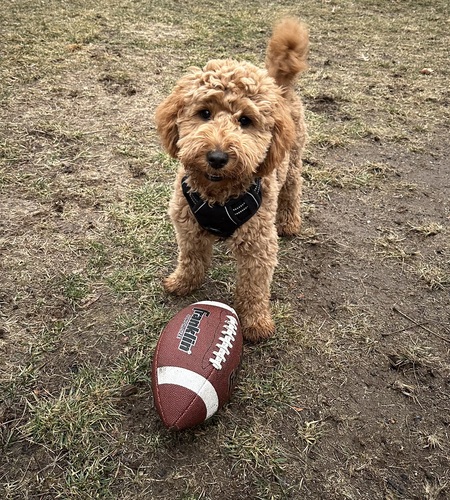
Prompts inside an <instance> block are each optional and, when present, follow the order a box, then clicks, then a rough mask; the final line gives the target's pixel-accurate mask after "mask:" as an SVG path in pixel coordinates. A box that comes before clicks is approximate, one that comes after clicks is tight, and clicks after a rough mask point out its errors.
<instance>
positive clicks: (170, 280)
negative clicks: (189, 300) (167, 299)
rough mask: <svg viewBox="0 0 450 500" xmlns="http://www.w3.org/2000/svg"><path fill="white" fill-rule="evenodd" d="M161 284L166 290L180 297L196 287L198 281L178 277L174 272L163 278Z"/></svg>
mask: <svg viewBox="0 0 450 500" xmlns="http://www.w3.org/2000/svg"><path fill="white" fill-rule="evenodd" d="M163 286H164V289H165V291H166V292H168V293H171V294H173V295H178V296H179V297H182V296H184V295H189V294H190V293H191V292H193V291H194V290H195V289H197V288H198V283H195V282H192V281H188V280H185V279H182V278H180V276H179V275H178V274H177V273H176V272H175V273H172V274H171V275H170V276H168V277H167V278H164V280H163Z"/></svg>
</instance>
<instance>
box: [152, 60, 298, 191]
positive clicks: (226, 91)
mask: <svg viewBox="0 0 450 500" xmlns="http://www.w3.org/2000/svg"><path fill="white" fill-rule="evenodd" d="M156 125H157V129H158V132H159V134H160V136H161V140H162V142H163V145H164V147H165V148H166V150H167V151H168V152H169V154H170V155H171V156H173V157H174V158H178V159H179V160H180V161H181V162H182V164H183V166H184V168H185V169H186V171H187V172H188V173H189V174H190V175H191V176H192V178H194V179H195V182H196V184H197V185H199V184H200V185H203V186H205V185H208V183H209V184H210V185H212V184H224V183H227V184H233V183H236V184H238V183H245V182H248V181H249V180H251V179H252V178H254V177H256V176H265V175H268V174H269V173H270V172H272V171H273V170H274V169H275V168H276V167H277V166H278V165H279V164H280V163H281V162H282V161H283V159H284V156H285V154H286V152H287V151H288V150H289V148H290V147H291V146H292V144H293V142H294V138H295V126H294V123H293V120H292V118H291V113H290V111H289V109H288V107H287V103H286V101H285V99H284V97H283V95H282V91H281V89H280V88H279V87H278V86H277V84H276V83H275V81H274V80H273V79H272V78H271V77H269V76H268V74H267V72H266V70H263V69H260V68H257V67H256V66H254V65H252V64H250V63H238V62H236V61H233V60H213V61H210V62H209V63H208V64H207V65H206V66H205V68H204V69H203V70H200V69H198V68H192V69H191V71H190V72H189V73H188V74H187V75H186V76H184V77H183V78H181V79H180V80H179V82H178V83H177V85H176V87H175V89H174V90H173V92H172V94H170V95H169V97H167V99H165V100H164V101H163V102H162V103H161V104H160V105H159V107H158V109H157V110H156Z"/></svg>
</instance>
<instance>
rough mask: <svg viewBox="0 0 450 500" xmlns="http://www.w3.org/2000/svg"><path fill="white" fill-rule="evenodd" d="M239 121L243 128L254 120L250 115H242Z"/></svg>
mask: <svg viewBox="0 0 450 500" xmlns="http://www.w3.org/2000/svg"><path fill="white" fill-rule="evenodd" d="M238 121H239V123H240V124H241V127H242V128H246V127H250V125H251V124H252V120H251V118H249V117H248V116H241V117H240V118H239V120H238Z"/></svg>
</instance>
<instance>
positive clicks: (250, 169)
mask: <svg viewBox="0 0 450 500" xmlns="http://www.w3.org/2000/svg"><path fill="white" fill-rule="evenodd" d="M307 51H308V33H307V30H306V28H305V26H304V25H303V24H301V23H299V22H298V21H297V20H295V19H290V18H289V19H285V20H284V21H282V22H281V23H280V24H279V25H278V26H276V27H275V29H274V32H273V35H272V37H271V39H270V41H269V45H268V49H267V57H266V68H267V69H261V68H258V67H256V66H254V65H253V64H250V63H247V62H237V61H235V60H232V59H226V60H212V61H210V62H209V63H207V65H206V66H205V67H204V68H203V69H199V68H191V70H190V72H189V73H188V74H187V75H185V76H184V77H182V78H181V79H180V80H179V81H178V83H177V85H176V86H175V89H174V90H173V92H172V93H171V94H170V95H169V96H168V97H167V99H165V101H163V102H162V103H161V104H160V105H159V107H158V109H157V110H156V124H157V129H158V132H159V134H160V136H161V140H162V143H163V145H164V147H165V148H166V150H167V151H168V152H169V153H170V154H171V155H172V156H173V157H174V158H177V159H179V160H180V163H181V165H180V169H179V172H178V174H177V179H176V182H175V191H174V194H173V196H172V200H171V203H170V208H169V213H170V216H171V219H172V222H173V224H174V226H175V231H176V237H177V242H178V247H179V255H178V264H177V267H176V269H175V271H174V272H173V273H172V274H171V275H170V276H169V277H168V278H166V279H165V280H164V286H165V288H166V290H167V291H168V292H171V293H174V294H177V295H185V294H189V293H191V292H192V291H193V290H195V289H196V288H197V287H198V286H200V285H201V283H202V281H203V279H204V276H205V273H206V271H207V269H208V267H209V265H210V262H211V254H212V246H213V243H214V241H215V240H216V237H215V236H213V235H212V234H210V233H209V232H207V231H206V230H205V229H203V228H202V227H201V226H200V225H199V224H198V222H197V220H196V218H195V217H194V215H193V214H192V212H191V209H190V208H189V206H188V204H187V201H186V199H185V197H184V195H183V193H182V190H181V179H182V178H183V177H184V176H186V175H188V180H187V182H188V185H189V187H190V188H191V189H192V190H193V191H196V192H198V193H199V195H200V196H201V197H202V198H203V199H204V200H205V201H207V202H208V203H211V204H213V203H219V204H224V203H225V202H226V201H227V200H228V199H230V198H232V197H237V196H239V195H240V194H242V193H244V192H245V191H247V190H248V188H249V186H250V185H251V184H252V182H253V181H254V179H255V178H256V177H260V178H261V179H262V193H263V201H262V204H261V207H260V208H259V210H258V212H257V213H256V214H255V215H254V216H253V217H252V218H251V219H250V220H249V221H247V222H246V223H245V224H244V225H242V226H241V227H240V228H239V229H237V230H236V231H235V232H234V233H233V235H232V236H231V237H229V238H228V239H226V240H225V241H226V243H227V244H228V246H229V248H230V249H231V250H232V252H233V254H234V255H235V257H236V260H237V283H236V292H235V307H236V309H237V312H238V314H239V317H240V320H241V323H242V326H243V333H244V336H245V337H246V338H247V339H249V340H255V341H256V340H260V339H263V338H267V337H269V336H270V335H272V334H273V333H274V331H275V325H274V322H273V320H272V316H271V313H270V302H269V301H270V284H271V282H272V277H273V272H274V269H275V266H276V264H277V252H278V241H277V240H278V238H277V229H278V234H279V235H289V236H291V235H295V234H297V233H298V232H299V229H300V222H301V219H300V194H301V154H302V150H303V147H304V144H305V140H306V130H305V123H304V118H303V108H302V104H301V102H300V99H299V98H298V97H297V95H296V94H295V92H294V87H293V85H294V82H295V79H296V76H297V75H298V73H299V72H301V71H303V70H304V69H305V68H306V56H307ZM211 152H219V153H220V155H221V156H222V157H223V156H224V155H225V156H224V165H222V164H220V165H218V164H217V163H214V162H212V161H211V159H210V155H208V154H209V153H211Z"/></svg>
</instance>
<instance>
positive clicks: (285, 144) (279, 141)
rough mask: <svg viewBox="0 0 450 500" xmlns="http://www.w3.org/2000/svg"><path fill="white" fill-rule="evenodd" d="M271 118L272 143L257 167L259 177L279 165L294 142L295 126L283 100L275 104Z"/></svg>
mask: <svg viewBox="0 0 450 500" xmlns="http://www.w3.org/2000/svg"><path fill="white" fill-rule="evenodd" d="M273 117H274V119H275V125H274V127H273V130H272V142H271V143H270V146H269V150H268V151H267V154H266V157H265V159H264V161H263V162H262V163H261V165H260V166H259V167H258V172H257V173H258V175H260V176H261V177H264V176H265V175H268V174H270V172H272V170H274V169H275V168H277V167H278V166H279V165H280V164H281V162H282V161H283V160H284V157H285V156H286V153H287V152H288V151H289V150H290V148H291V147H292V146H293V144H294V141H295V124H294V121H293V120H292V117H291V113H290V111H289V109H288V107H287V105H286V104H285V102H284V99H283V100H280V102H278V103H277V106H276V110H275V113H274V115H273Z"/></svg>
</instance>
